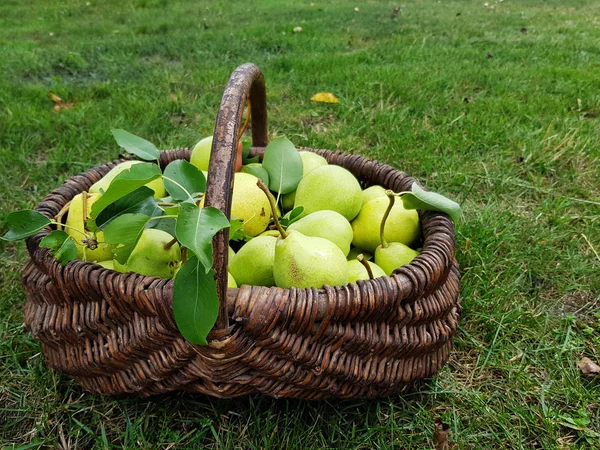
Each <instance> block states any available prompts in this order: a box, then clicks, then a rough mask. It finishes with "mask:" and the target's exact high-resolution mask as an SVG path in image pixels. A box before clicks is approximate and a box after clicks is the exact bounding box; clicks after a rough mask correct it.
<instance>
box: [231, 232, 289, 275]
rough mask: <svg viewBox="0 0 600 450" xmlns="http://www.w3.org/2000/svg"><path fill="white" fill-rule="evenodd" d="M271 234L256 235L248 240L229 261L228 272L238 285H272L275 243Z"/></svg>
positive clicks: (275, 240) (275, 239)
mask: <svg viewBox="0 0 600 450" xmlns="http://www.w3.org/2000/svg"><path fill="white" fill-rule="evenodd" d="M276 243H277V238H275V237H273V236H257V237H255V238H254V239H252V240H250V241H249V242H247V243H246V244H244V246H243V247H242V248H240V250H239V251H238V252H237V254H236V255H235V256H234V257H233V259H232V260H231V261H230V262H229V272H231V275H233V278H235V281H236V282H237V283H238V285H240V286H241V285H242V284H249V285H253V286H274V285H275V279H274V278H273V263H274V260H275V244H276Z"/></svg>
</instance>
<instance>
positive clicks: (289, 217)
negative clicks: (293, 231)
mask: <svg viewBox="0 0 600 450" xmlns="http://www.w3.org/2000/svg"><path fill="white" fill-rule="evenodd" d="M303 212H304V206H296V207H295V208H294V209H292V210H291V211H289V212H288V213H287V214H286V215H284V216H283V217H282V218H281V219H279V222H280V223H281V225H283V226H285V227H289V226H290V225H291V224H293V223H294V222H296V221H297V220H300V218H301V215H302V213H303Z"/></svg>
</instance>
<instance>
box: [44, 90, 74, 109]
mask: <svg viewBox="0 0 600 450" xmlns="http://www.w3.org/2000/svg"><path fill="white" fill-rule="evenodd" d="M48 97H50V100H52V101H53V102H54V108H53V109H54V111H55V112H58V111H60V110H61V109H69V108H71V107H72V106H73V105H75V102H76V101H77V99H75V98H74V99H73V101H72V102H71V103H65V102H63V100H62V98H60V97H59V96H58V95H56V94H55V93H54V92H50V93H49V94H48Z"/></svg>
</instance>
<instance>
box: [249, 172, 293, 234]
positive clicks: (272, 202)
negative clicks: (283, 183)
mask: <svg viewBox="0 0 600 450" xmlns="http://www.w3.org/2000/svg"><path fill="white" fill-rule="evenodd" d="M256 185H257V186H258V187H259V188H260V189H261V190H262V191H263V192H264V193H265V195H266V196H267V198H268V199H269V204H270V205H271V211H272V213H273V220H274V221H275V226H276V227H277V230H279V234H281V238H282V239H285V238H286V237H287V236H288V234H287V233H286V232H285V230H284V229H283V228H282V227H281V224H280V223H279V219H278V218H277V212H276V211H277V207H276V206H275V199H274V198H273V194H271V191H269V188H268V187H267V186H266V185H265V183H263V180H261V179H259V180H258V181H257V183H256Z"/></svg>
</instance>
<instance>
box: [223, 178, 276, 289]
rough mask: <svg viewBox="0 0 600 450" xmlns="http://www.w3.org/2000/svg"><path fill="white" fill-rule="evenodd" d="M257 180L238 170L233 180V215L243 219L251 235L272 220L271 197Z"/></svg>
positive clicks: (257, 232) (258, 231) (263, 229)
mask: <svg viewBox="0 0 600 450" xmlns="http://www.w3.org/2000/svg"><path fill="white" fill-rule="evenodd" d="M257 181H258V178H257V177H255V176H254V175H250V174H249V173H244V172H236V174H235V178H234V181H233V197H232V200H231V217H237V218H238V219H242V220H243V222H244V225H243V226H242V228H243V229H244V231H245V232H246V233H248V234H249V235H250V236H257V235H259V234H260V233H262V232H263V231H265V230H266V229H267V225H269V221H270V220H271V206H270V205H269V199H268V198H267V197H266V196H265V194H264V192H263V191H261V190H260V188H259V187H258V186H257V185H256V182H257ZM236 281H237V280H236Z"/></svg>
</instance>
